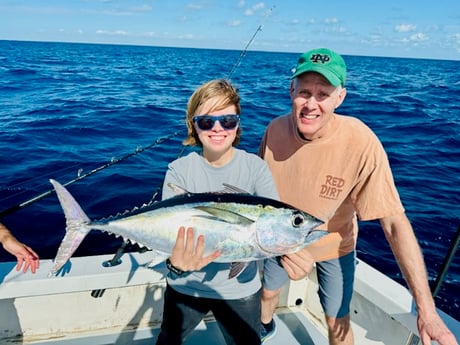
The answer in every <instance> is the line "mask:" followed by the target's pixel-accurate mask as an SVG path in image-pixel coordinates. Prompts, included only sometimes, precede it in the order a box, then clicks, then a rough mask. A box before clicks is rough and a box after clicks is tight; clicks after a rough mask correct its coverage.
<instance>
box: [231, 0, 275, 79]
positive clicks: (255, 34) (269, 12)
mask: <svg viewBox="0 0 460 345" xmlns="http://www.w3.org/2000/svg"><path fill="white" fill-rule="evenodd" d="M274 8H275V6H272V7H271V8H270V10H269V11H268V12H267V13H266V14H265V19H264V21H265V20H266V19H267V18H268V16H269V15H270V14H271V13H272V11H273V9H274ZM263 26H264V25H263V24H260V25H259V26H258V27H257V30H256V31H255V32H254V34H253V35H252V37H251V39H250V40H249V41H248V43H247V44H246V47H244V49H243V50H242V51H241V54H240V56H239V57H238V59H237V60H236V62H235V64H234V65H233V67H232V69H231V70H230V73H229V74H228V76H227V78H226V79H229V80H230V79H231V77H232V75H233V73H234V72H235V71H236V69H237V68H238V67H239V65H240V63H241V60H243V58H244V56H245V55H246V52H247V51H248V48H249V46H250V45H251V44H252V42H253V41H254V39H255V38H256V36H257V33H258V32H259V31H262V28H263Z"/></svg>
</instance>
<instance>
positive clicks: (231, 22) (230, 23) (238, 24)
mask: <svg viewBox="0 0 460 345" xmlns="http://www.w3.org/2000/svg"><path fill="white" fill-rule="evenodd" d="M227 24H228V26H233V27H235V26H240V25H241V20H237V19H236V20H231V21H229V22H227Z"/></svg>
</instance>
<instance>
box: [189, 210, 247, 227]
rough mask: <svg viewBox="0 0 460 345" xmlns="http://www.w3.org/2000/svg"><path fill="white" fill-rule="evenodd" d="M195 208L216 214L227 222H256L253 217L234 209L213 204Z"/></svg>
mask: <svg viewBox="0 0 460 345" xmlns="http://www.w3.org/2000/svg"><path fill="white" fill-rule="evenodd" d="M194 208H196V209H198V210H201V211H203V212H206V213H209V214H210V215H212V216H214V217H215V218H216V219H217V220H221V221H224V222H227V223H231V224H242V225H251V224H252V223H254V221H253V220H252V219H249V218H247V217H245V216H242V215H241V214H238V213H236V212H233V211H229V210H224V209H222V208H218V207H212V206H195V207H194Z"/></svg>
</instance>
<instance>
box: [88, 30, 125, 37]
mask: <svg viewBox="0 0 460 345" xmlns="http://www.w3.org/2000/svg"><path fill="white" fill-rule="evenodd" d="M96 34H98V35H110V36H127V35H128V32H126V31H123V30H115V31H108V30H96Z"/></svg>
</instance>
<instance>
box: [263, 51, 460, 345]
mask: <svg viewBox="0 0 460 345" xmlns="http://www.w3.org/2000/svg"><path fill="white" fill-rule="evenodd" d="M345 80H346V65H345V62H344V60H343V58H342V57H341V56H340V55H338V54H337V53H335V52H333V51H331V50H329V49H324V48H321V49H315V50H312V51H309V52H307V53H304V54H302V55H301V56H300V58H299V61H298V64H297V67H296V69H295V71H294V74H293V76H292V80H291V85H290V96H291V100H292V112H291V114H288V115H285V116H281V117H278V118H276V119H274V120H273V121H272V122H271V123H270V125H269V126H268V128H267V130H266V132H265V135H264V138H263V141H262V143H261V147H260V152H259V154H260V155H261V156H262V157H263V158H264V159H265V160H266V161H267V162H268V164H269V166H270V169H271V171H272V173H273V176H274V179H275V183H276V185H277V188H278V191H279V194H280V198H281V200H282V201H284V202H287V203H289V204H291V205H293V206H296V207H298V208H300V209H303V210H304V211H306V212H308V213H310V214H312V215H314V216H316V217H318V218H320V219H322V220H325V221H326V223H325V225H324V227H323V228H324V229H326V230H328V231H329V232H330V234H329V235H328V236H325V237H324V238H323V239H321V240H320V241H318V242H316V243H315V244H313V245H311V246H309V247H308V248H306V249H304V250H302V251H300V252H298V253H296V254H292V255H286V256H284V257H282V258H281V263H282V265H283V267H284V268H285V270H286V272H287V274H288V275H289V277H290V278H291V279H294V280H298V279H302V278H304V277H305V276H306V275H307V274H308V273H309V271H310V270H311V268H312V266H313V263H314V262H316V264H317V270H318V280H319V291H318V294H319V297H320V301H321V305H322V306H323V309H324V311H325V314H326V321H327V325H328V333H329V343H330V344H353V343H354V339H353V332H352V329H351V326H350V311H349V306H350V301H351V297H352V292H353V281H354V273H355V246H356V240H357V236H358V224H357V217H359V219H360V220H362V221H365V220H374V219H378V220H379V221H380V224H381V226H382V229H383V231H384V233H385V236H386V238H387V240H388V242H389V244H390V246H391V249H392V251H393V253H394V255H395V258H396V260H397V262H398V265H399V267H400V269H401V271H402V273H403V275H404V277H405V279H406V281H407V284H408V286H409V288H410V290H411V292H412V295H413V297H414V300H415V303H416V306H417V310H418V329H419V332H420V336H421V339H422V343H423V344H424V345H428V344H431V342H430V340H437V341H438V342H439V344H444V345H447V344H449V345H451V344H457V341H456V340H455V337H454V336H453V334H452V333H451V332H450V331H449V330H448V328H447V327H446V326H445V324H444V323H443V321H442V320H441V318H440V317H439V315H438V314H437V312H436V308H435V304H434V301H433V298H432V296H431V293H430V289H429V285H428V279H427V274H426V269H425V264H424V261H423V257H422V253H421V250H420V247H419V245H418V243H417V239H416V238H415V236H414V232H413V229H412V227H411V225H410V222H409V220H408V219H407V217H406V215H405V213H404V208H403V206H402V203H401V201H400V199H399V195H398V192H397V189H396V187H395V184H394V180H393V176H392V172H391V169H390V165H389V162H388V158H387V155H386V153H385V151H384V149H383V146H382V145H381V143H380V141H379V140H378V138H377V137H376V135H375V134H374V133H373V132H372V131H371V130H370V129H369V128H368V127H367V126H366V125H365V124H364V123H363V122H361V121H360V120H358V119H356V118H353V117H349V116H343V115H338V114H336V113H335V110H336V109H337V108H338V107H339V106H340V105H341V104H342V102H343V101H344V99H345V96H346V89H345V88H344V84H345ZM320 228H321V227H320ZM266 265H267V264H266ZM272 277H274V276H273V275H270V276H269V277H266V278H264V279H265V282H264V290H263V294H262V327H261V329H262V332H261V339H262V341H264V340H266V339H268V338H269V337H270V336H271V335H273V334H274V331H275V327H274V326H275V325H274V322H273V319H272V317H273V313H274V310H275V308H276V306H277V304H278V299H279V292H280V289H281V287H282V285H283V284H284V282H283V281H282V279H280V278H278V279H274V278H272Z"/></svg>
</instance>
